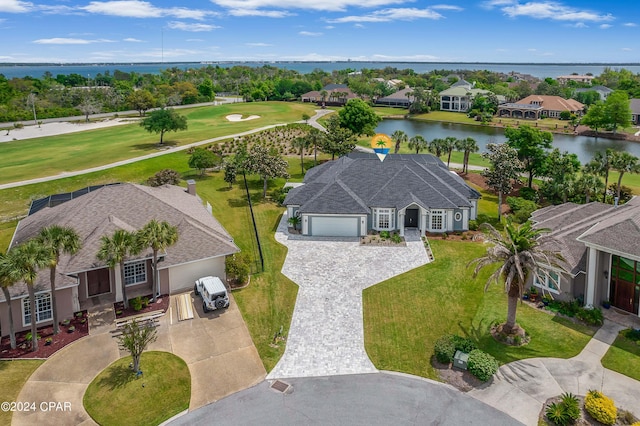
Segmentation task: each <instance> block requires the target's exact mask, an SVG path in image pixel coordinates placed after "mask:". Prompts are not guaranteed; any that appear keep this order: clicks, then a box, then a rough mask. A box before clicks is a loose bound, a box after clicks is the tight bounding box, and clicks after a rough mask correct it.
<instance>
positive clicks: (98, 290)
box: [87, 268, 111, 297]
mask: <svg viewBox="0 0 640 426" xmlns="http://www.w3.org/2000/svg"><path fill="white" fill-rule="evenodd" d="M109 292H111V284H110V282H109V269H106V268H105V269H95V270H93V271H87V293H88V296H89V297H92V296H97V295H99V294H104V293H109Z"/></svg>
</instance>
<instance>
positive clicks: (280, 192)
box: [271, 186, 292, 205]
mask: <svg viewBox="0 0 640 426" xmlns="http://www.w3.org/2000/svg"><path fill="white" fill-rule="evenodd" d="M291 188H292V187H290V186H287V187H286V188H278V189H275V190H273V192H272V193H271V198H273V200H274V201H275V202H276V203H278V204H279V205H282V203H284V199H285V198H286V197H287V193H288V192H289V191H290V190H291Z"/></svg>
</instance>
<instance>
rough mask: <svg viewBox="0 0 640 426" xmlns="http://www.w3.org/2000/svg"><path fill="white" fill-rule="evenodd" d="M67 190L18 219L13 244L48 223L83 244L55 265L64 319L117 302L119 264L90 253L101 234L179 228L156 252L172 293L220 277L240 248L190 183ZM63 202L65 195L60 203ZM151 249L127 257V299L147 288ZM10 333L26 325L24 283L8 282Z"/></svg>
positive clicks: (0, 305) (43, 295) (40, 312)
mask: <svg viewBox="0 0 640 426" xmlns="http://www.w3.org/2000/svg"><path fill="white" fill-rule="evenodd" d="M77 194H79V195H78V196H75V197H69V196H68V194H66V195H64V194H61V196H58V197H47V198H46V199H44V200H45V204H43V203H42V202H41V203H39V205H38V208H33V209H31V213H30V214H29V216H27V217H26V218H24V219H22V220H21V221H20V222H19V223H18V227H17V228H16V231H15V233H14V236H13V240H12V242H11V246H15V245H17V244H20V243H22V242H24V241H26V240H29V239H31V238H33V237H35V236H36V235H38V233H39V232H40V230H41V229H42V228H44V227H46V226H50V225H60V226H65V227H71V228H73V229H74V230H75V231H76V232H77V233H78V235H79V236H80V240H81V243H82V248H81V249H80V250H79V251H78V252H77V253H76V254H74V255H63V256H61V258H60V262H59V264H58V269H57V273H58V277H57V279H56V302H57V305H58V312H59V314H58V316H59V318H60V319H61V320H62V319H64V318H69V317H71V315H72V314H73V312H76V311H79V310H83V309H87V308H88V307H91V306H94V305H101V304H111V303H114V302H119V301H122V298H123V296H122V286H121V281H120V276H121V274H120V270H119V266H117V267H116V268H115V269H114V270H112V269H110V268H108V267H107V265H106V264H105V262H103V261H101V260H99V259H98V258H97V257H96V254H97V253H98V250H99V248H100V245H101V241H100V239H101V237H103V236H105V235H109V236H110V235H112V234H113V232H114V231H116V230H119V229H123V230H126V231H130V232H134V231H137V230H139V229H141V228H142V227H143V226H144V225H145V224H147V223H148V222H149V221H151V220H152V219H156V220H158V221H167V222H169V223H170V224H171V225H173V226H175V227H177V229H178V241H177V242H176V244H174V245H172V246H170V247H168V248H167V249H166V251H165V252H164V253H160V254H159V274H158V275H159V283H160V291H161V293H162V294H172V293H177V292H181V291H185V290H188V289H190V288H192V287H193V283H194V281H195V280H196V279H198V278H200V277H202V276H207V275H214V276H218V277H220V278H221V279H223V281H224V279H225V257H226V256H228V255H231V254H233V253H236V252H238V251H239V249H238V247H237V246H236V245H235V243H234V241H233V238H232V237H231V235H229V233H228V232H227V231H226V230H225V229H224V227H223V226H222V225H221V224H220V223H219V222H218V221H217V220H216V219H215V218H214V217H213V216H212V215H211V213H210V212H209V210H208V209H207V208H206V207H205V206H204V205H203V204H202V200H201V199H200V198H199V197H198V196H197V194H196V193H195V182H193V181H191V182H189V189H188V190H186V191H185V189H184V188H181V187H178V186H171V185H165V186H162V187H158V188H152V187H147V186H143V185H136V184H131V183H122V184H114V185H105V186H103V187H94V188H93V189H92V190H91V191H79V192H78V193H77ZM60 200H65V201H62V202H61V201H60ZM151 262H152V252H151V250H150V249H147V250H145V251H143V252H141V253H140V254H139V255H137V256H132V257H131V258H130V259H128V261H127V262H126V263H125V266H124V277H125V285H126V289H127V297H128V298H131V297H135V296H146V295H150V294H152V288H151V274H152V265H151ZM9 290H10V295H11V303H12V310H13V314H14V324H15V327H16V331H21V330H24V329H27V328H28V327H29V325H30V318H31V316H30V315H29V312H28V310H29V298H28V294H27V287H26V285H25V284H24V283H17V284H16V285H13V286H11V287H10V289H9ZM35 290H36V298H37V300H36V306H37V312H36V321H37V324H38V326H45V325H48V324H50V322H51V316H52V315H51V292H50V283H49V270H48V269H47V270H42V271H40V273H39V274H38V277H37V279H36V281H35ZM0 324H1V325H2V330H3V332H6V331H7V330H8V329H9V328H8V309H7V300H5V298H4V295H0Z"/></svg>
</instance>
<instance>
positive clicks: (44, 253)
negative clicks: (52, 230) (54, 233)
mask: <svg viewBox="0 0 640 426" xmlns="http://www.w3.org/2000/svg"><path fill="white" fill-rule="evenodd" d="M13 250H15V252H14V253H13V254H12V255H11V256H10V258H11V262H10V265H11V266H10V270H9V271H10V272H9V273H10V275H12V279H14V280H15V281H24V282H25V284H26V285H27V291H28V292H29V308H30V309H29V311H30V315H31V350H32V351H33V352H35V351H37V350H38V327H37V325H36V322H37V320H38V315H37V311H36V291H35V288H34V286H33V284H34V283H35V281H36V277H37V276H38V270H39V269H41V268H45V267H47V266H49V265H50V264H51V260H52V259H51V257H52V255H51V251H49V250H48V249H47V247H45V246H44V245H42V244H40V242H38V241H37V240H28V241H26V242H24V243H22V244H20V245H19V246H16V247H15V248H14V249H13Z"/></svg>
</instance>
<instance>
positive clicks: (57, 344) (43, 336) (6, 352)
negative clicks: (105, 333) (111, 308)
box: [0, 311, 89, 358]
mask: <svg viewBox="0 0 640 426" xmlns="http://www.w3.org/2000/svg"><path fill="white" fill-rule="evenodd" d="M76 314H79V315H77V316H76ZM76 314H74V315H73V318H69V319H68V320H63V321H61V322H60V324H61V325H60V332H59V333H58V334H56V335H54V334H53V325H49V326H46V327H40V328H38V336H40V339H38V350H37V351H35V352H31V341H30V340H27V338H26V336H27V334H29V333H30V330H25V331H21V332H19V333H16V343H17V347H16V349H11V340H10V339H9V336H6V337H3V338H2V343H1V344H0V358H49V357H50V356H51V355H53V354H54V353H56V352H57V351H59V350H60V349H62V348H64V347H65V346H67V345H68V344H69V343H73V342H75V341H76V340H78V339H80V338H81V337H84V336H86V335H88V334H89V321H88V320H87V311H81V312H78V313H76ZM67 321H68V323H67ZM65 323H66V325H63V324H65ZM70 329H72V330H73V331H71V332H70V331H69V330H70ZM48 339H51V343H50V344H47V340H48Z"/></svg>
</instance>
